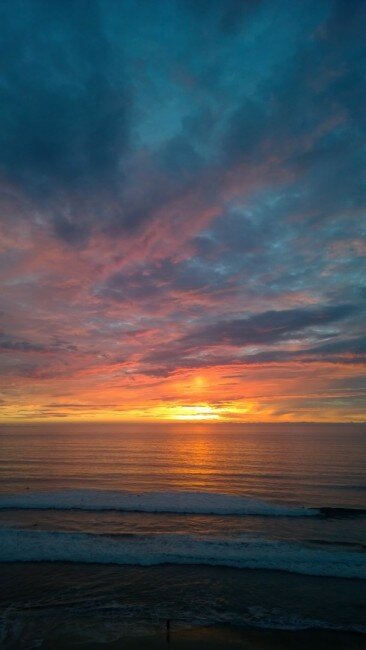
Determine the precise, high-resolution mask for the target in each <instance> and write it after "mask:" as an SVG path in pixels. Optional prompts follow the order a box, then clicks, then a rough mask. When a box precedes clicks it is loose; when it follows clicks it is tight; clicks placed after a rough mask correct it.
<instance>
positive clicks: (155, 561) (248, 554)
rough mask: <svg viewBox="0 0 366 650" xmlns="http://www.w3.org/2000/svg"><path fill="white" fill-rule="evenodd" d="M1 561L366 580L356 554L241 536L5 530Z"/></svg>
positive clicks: (365, 561)
mask: <svg viewBox="0 0 366 650" xmlns="http://www.w3.org/2000/svg"><path fill="white" fill-rule="evenodd" d="M0 561H2V562H78V563H89V564H90V563H99V564H130V565H141V566H150V565H159V564H186V565H189V564H204V565H212V566H227V567H236V568H239V569H244V568H245V569H268V570H277V571H289V572H292V573H301V574H304V575H314V576H334V577H341V578H366V558H365V556H364V555H363V554H362V553H359V552H357V551H348V550H347V551H344V550H339V549H337V548H335V549H332V550H331V549H330V548H327V549H323V548H314V547H311V546H306V545H302V544H295V543H292V544H288V543H284V542H279V541H270V540H264V539H259V538H253V537H248V536H246V535H240V536H238V537H235V538H231V539H222V538H216V537H197V536H193V535H179V534H153V535H137V534H136V535H134V534H130V535H128V536H126V535H121V536H119V535H114V536H113V537H112V536H106V535H94V534H87V533H66V532H46V531H29V530H20V529H3V530H1V531H0Z"/></svg>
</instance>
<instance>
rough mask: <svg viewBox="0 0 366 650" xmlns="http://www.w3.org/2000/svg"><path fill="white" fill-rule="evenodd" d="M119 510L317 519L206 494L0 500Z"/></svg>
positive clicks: (288, 508)
mask: <svg viewBox="0 0 366 650" xmlns="http://www.w3.org/2000/svg"><path fill="white" fill-rule="evenodd" d="M10 508H11V509H21V510H23V509H26V510H28V509H31V510H41V509H47V510H119V511H123V512H157V513H164V512H165V513H167V512H169V513H178V514H206V515H210V514H212V515H261V516H270V517H305V516H317V515H319V514H320V510H318V509H316V508H305V507H302V506H292V505H282V504H277V503H270V502H267V501H261V500H258V499H253V498H250V497H242V496H237V495H231V494H215V493H209V492H140V493H135V492H126V491H121V492H114V491H109V490H62V491H55V492H26V493H22V494H12V495H2V496H0V510H4V509H10Z"/></svg>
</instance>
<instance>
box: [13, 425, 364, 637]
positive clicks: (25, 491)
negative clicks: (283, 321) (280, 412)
mask: <svg viewBox="0 0 366 650" xmlns="http://www.w3.org/2000/svg"><path fill="white" fill-rule="evenodd" d="M365 467H366V427H365V426H363V425H359V424H337V425H334V424H316V425H315V424H265V425H264V424H261V425H259V424H258V425H257V424H255V425H254V424H251V425H249V424H248V425H247V424H245V425H243V424H231V423H230V424H228V423H220V424H219V423H214V424H213V423H194V424H192V423H188V422H186V423H173V424H170V423H164V424H156V423H154V424H150V423H143V424H136V423H135V424H126V423H123V424H100V423H90V424H84V423H83V424H71V423H64V424H48V425H46V424H32V425H30V424H28V425H17V426H16V425H11V426H10V425H9V426H5V425H4V426H3V427H2V429H1V432H0V479H1V486H0V562H1V564H0V572H1V584H2V590H1V600H0V617H1V618H0V639H1V647H2V648H4V649H8V648H32V647H42V643H43V642H44V641H45V640H47V639H50V638H52V637H57V635H59V634H61V632H62V634H65V633H67V634H68V635H70V637H72V636H77V637H78V638H79V637H80V638H82V639H86V640H92V641H98V642H100V643H102V642H110V641H114V640H117V639H119V638H121V637H123V636H124V635H130V636H131V635H132V636H134V635H136V636H138V635H142V634H149V633H152V632H154V630H156V629H159V628H160V627H161V626H162V625H163V624H164V622H165V620H166V619H169V620H171V622H172V625H174V629H187V628H192V627H194V626H210V625H223V624H224V625H231V626H239V627H244V628H250V629H253V628H257V629H267V630H274V629H279V630H304V629H322V630H333V631H339V632H355V633H358V634H362V633H363V634H364V633H366V620H365V613H366V610H365V607H364V603H365V602H366V588H365V585H366V582H365V579H366V556H365V549H366V503H365V501H366V498H365V495H366V489H365V488H366V484H365Z"/></svg>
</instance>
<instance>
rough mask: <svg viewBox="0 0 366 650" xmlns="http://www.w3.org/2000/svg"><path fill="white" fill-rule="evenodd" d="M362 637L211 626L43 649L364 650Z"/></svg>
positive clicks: (67, 641)
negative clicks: (241, 649) (168, 636)
mask: <svg viewBox="0 0 366 650" xmlns="http://www.w3.org/2000/svg"><path fill="white" fill-rule="evenodd" d="M365 646H366V637H365V635H363V634H357V633H346V632H337V631H328V630H302V631H283V630H254V629H240V628H234V627H231V626H212V627H203V628H194V629H191V630H174V628H172V629H171V632H170V640H169V642H167V638H166V632H165V630H162V631H161V632H159V633H157V634H156V635H154V636H135V637H123V638H121V639H118V640H117V641H114V642H112V643H106V644H101V643H98V642H92V641H90V640H85V639H82V638H76V637H74V638H70V637H64V638H61V637H58V638H52V639H48V640H47V641H44V642H43V644H42V645H41V646H40V648H41V649H42V650H67V649H70V650H73V649H75V650H76V649H77V648H79V649H80V650H137V649H139V650H163V649H165V650H167V649H168V648H175V649H176V650H225V648H228V649H230V648H232V649H233V650H235V649H236V648H243V649H244V648H245V649H246V650H309V648H311V650H327V649H328V648H331V649H332V650H364V648H365Z"/></svg>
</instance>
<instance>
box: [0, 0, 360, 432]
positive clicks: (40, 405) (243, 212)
mask: <svg viewBox="0 0 366 650" xmlns="http://www.w3.org/2000/svg"><path fill="white" fill-rule="evenodd" d="M365 33H366V2H364V1H363V0H340V1H338V0H301V1H300V0H299V1H296V0H276V1H273V0H52V2H49V0H12V2H7V1H5V0H3V1H2V2H0V47H1V59H0V60H1V69H0V233H1V248H0V265H1V290H0V294H1V307H0V309H1V326H0V352H1V357H0V363H1V377H2V379H1V389H0V408H1V418H2V421H3V422H11V421H16V422H19V421H24V422H28V421H32V422H34V421H38V420H42V421H53V420H60V421H65V420H72V421H74V420H108V421H109V420H113V421H114V420H116V421H119V420H144V419H145V420H149V421H150V420H166V419H167V420H188V421H189V420H212V421H220V420H229V421H240V422H268V421H279V422H281V421H294V422H296V421H337V422H342V421H364V420H365V389H366V380H365V373H364V364H365V352H366V335H365V302H366V285H365V277H366V274H365V263H364V261H365V252H366V239H365V229H366V221H365V212H366V211H365V206H366V184H365V180H364V170H365V168H366V165H365V162H366V161H365V158H366V155H365V152H366V148H365V143H366V139H365V128H366V111H365V98H366V88H365V85H366V84H365V72H366V46H365Z"/></svg>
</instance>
